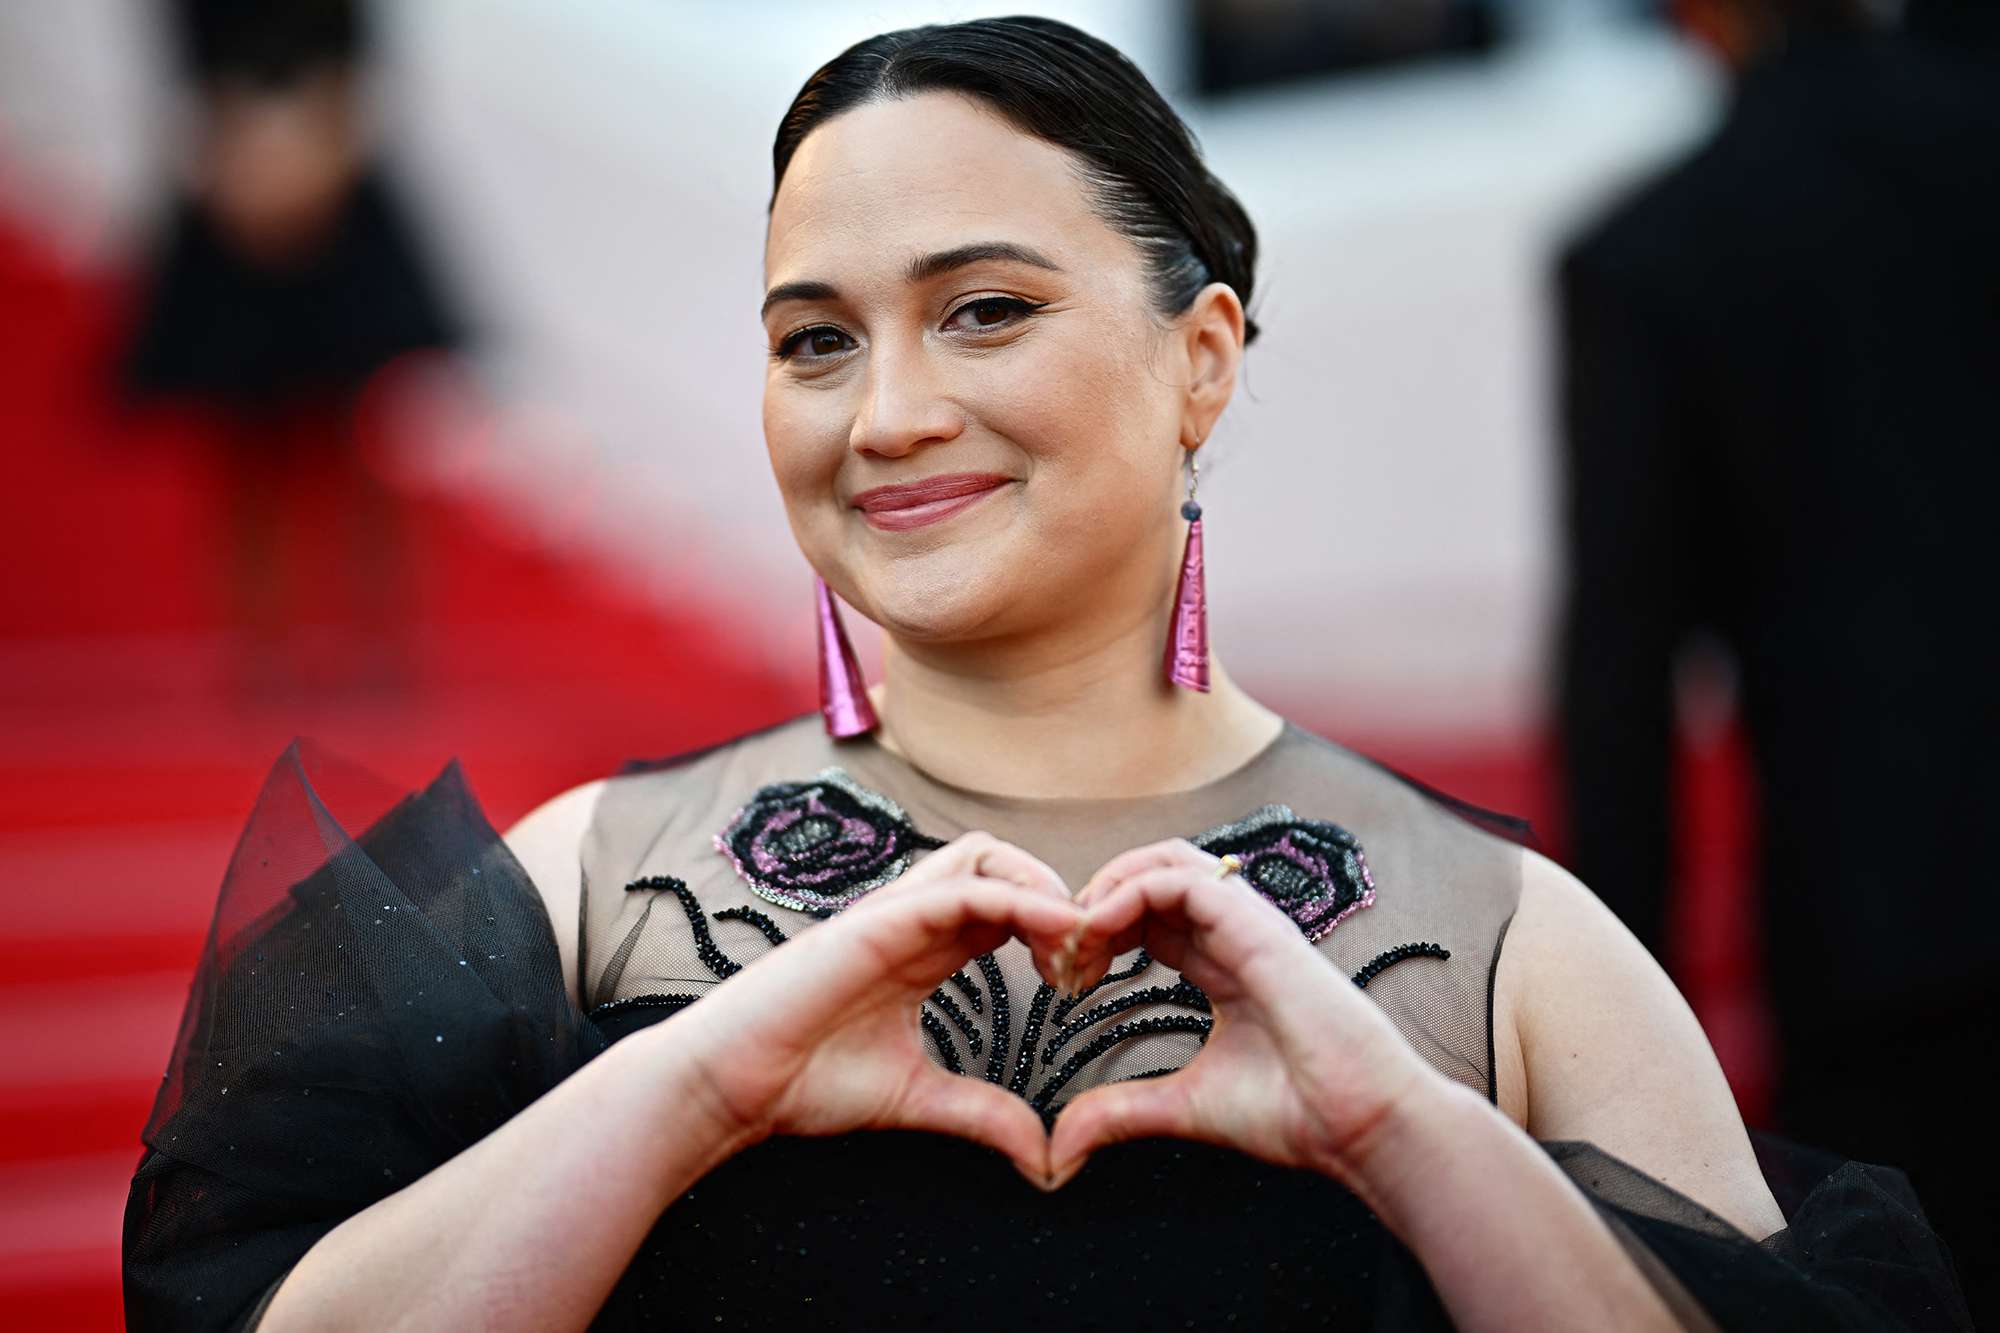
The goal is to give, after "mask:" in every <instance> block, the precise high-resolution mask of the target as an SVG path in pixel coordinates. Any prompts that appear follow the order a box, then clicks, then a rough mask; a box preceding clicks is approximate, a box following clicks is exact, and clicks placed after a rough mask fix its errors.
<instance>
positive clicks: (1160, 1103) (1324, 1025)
mask: <svg viewBox="0 0 2000 1333" xmlns="http://www.w3.org/2000/svg"><path fill="white" fill-rule="evenodd" d="M1221 867H1222V862H1221V861H1219V860H1218V859H1217V858H1215V857H1213V856H1210V855H1209V854H1208V853H1207V852H1204V851H1201V850H1200V849H1199V848H1197V847H1195V846H1194V845H1193V844H1191V843H1189V842H1187V841H1186V840H1184V839H1180V838H1175V839H1172V840H1170V841H1167V842H1161V843H1155V844H1153V845H1152V846H1149V847H1141V848H1138V849H1136V850H1134V851H1130V852H1126V853H1125V854H1124V855H1122V856H1119V857H1117V858H1116V859H1114V860H1112V861H1110V862H1108V863H1107V864H1106V865H1105V866H1104V868H1103V869H1101V870H1099V871H1098V872H1097V874H1095V875H1094V876H1092V877H1091V880H1090V883H1089V884H1087V885H1085V886H1084V888H1083V890H1082V891H1081V892H1080V893H1078V894H1077V896H1076V904H1077V905H1078V906H1079V907H1082V908H1083V909H1085V910H1084V917H1083V920H1082V922H1081V923H1080V924H1079V926H1078V928H1077V933H1076V935H1075V936H1074V937H1073V939H1072V941H1070V942H1068V944H1067V946H1066V948H1065V951H1064V953H1063V955H1062V956H1061V957H1060V958H1058V959H1057V960H1056V965H1057V966H1058V968H1059V969H1061V971H1062V973H1063V974H1064V975H1063V976H1062V979H1061V980H1059V981H1058V983H1057V984H1059V985H1060V984H1067V985H1068V986H1069V987H1070V988H1072V989H1082V988H1084V987H1086V986H1089V985H1090V984H1091V983H1093V982H1095V981H1096V980H1097V979H1099V978H1100V977H1102V976H1103V975H1104V973H1105V971H1106V970H1107V969H1108V968H1109V967H1110V966H1111V963H1112V960H1113V958H1114V957H1115V956H1116V955H1118V954H1121V953H1124V952H1126V951H1127V950H1130V949H1133V948H1136V947H1138V946H1141V945H1143V946H1144V947H1145V948H1146V950H1147V952H1149V953H1151V954H1152V955H1153V956H1154V957H1155V958H1157V959H1159V960H1160V961H1161V962H1162V963H1165V964H1166V965H1167V966H1169V967H1172V968H1176V969H1178V970H1179V971H1180V973H1181V975H1183V976H1184V977H1186V978H1187V979H1188V980H1189V981H1191V982H1193V983H1194V984H1195V985H1197V986H1199V987H1201V988H1202V990H1204V991H1206V992H1207V993H1208V997H1209V1000H1210V1001H1211V1003H1212V1004H1213V1006H1214V1013H1215V1027H1214V1029H1213V1030H1212V1031H1211V1032H1210V1033H1209V1036H1208V1040H1207V1041H1206V1042H1205V1043H1204V1044H1203V1046H1202V1048H1201V1051H1200V1052H1199V1053H1198V1054H1197V1055H1196V1056H1195V1057H1194V1059H1193V1060H1191V1061H1189V1062H1188V1064H1187V1065H1186V1066H1185V1067H1184V1068H1182V1069H1180V1070H1177V1071H1176V1072H1174V1073H1172V1074H1168V1075H1165V1076H1162V1077H1157V1078H1146V1079H1135V1080H1131V1081H1128V1082H1120V1083H1110V1084H1106V1085H1104V1086H1102V1087H1097V1088H1093V1089H1091V1090H1090V1091H1089V1092H1086V1093H1084V1094H1082V1095H1081V1096H1079V1097H1077V1098H1076V1099H1075V1100H1074V1101H1072V1102H1070V1104H1069V1105H1068V1107H1067V1108H1065V1109H1064V1110H1063V1112H1062V1114H1061V1115H1060V1116H1058V1117H1057V1119H1056V1123H1055V1129H1054V1133H1053V1135H1052V1138H1051V1140H1050V1145H1049V1163H1050V1168H1051V1170H1052V1172H1053V1176H1054V1179H1053V1184H1054V1185H1061V1184H1062V1183H1064V1182H1066V1181H1068V1180H1069V1179H1070V1177H1072V1176H1073V1175H1075V1174H1076V1172H1077V1171H1078V1170H1080V1169H1081V1168H1082V1166H1083V1163H1084V1161H1085V1160H1086V1159H1087V1158H1088V1157H1089V1155H1090V1154H1091V1152H1092V1151H1093V1150H1095V1149H1096V1148H1098V1147H1100V1146H1102V1145H1104V1144H1107V1143H1115V1142H1118V1141H1120V1140H1123V1139H1133V1138H1144V1137H1149V1136H1153V1135H1163V1136H1169V1137H1174V1138H1186V1139H1200V1140H1204V1141H1206V1142H1210V1143H1218V1144H1223V1145H1226V1146H1229V1147H1233V1148H1237V1149H1239V1150H1241V1151H1243V1152H1246V1153H1250V1154H1252V1155H1254V1156H1257V1157H1261V1158H1263V1159H1265V1160H1266V1161H1271V1162H1276V1163H1278V1164H1280V1165H1284V1166H1303V1167H1309V1168H1312V1169H1314V1170H1319V1171H1323V1172H1325V1173H1327V1174H1329V1175H1332V1176H1333V1177H1335V1178H1336V1179H1338V1180H1340V1181H1341V1182H1342V1183H1343V1184H1345V1185H1347V1186H1348V1187H1349V1188H1350V1189H1352V1190H1354V1192H1355V1193H1357V1194H1359V1195H1361V1197H1362V1198H1363V1200H1364V1201H1366V1199H1367V1198H1368V1191H1367V1189H1366V1188H1365V1185H1366V1180H1365V1175H1366V1169H1367V1157H1368V1152H1369V1148H1370V1145H1371V1143H1372V1142H1374V1141H1375V1140H1376V1139H1377V1138H1378V1136H1379V1135H1380V1134H1382V1133H1383V1132H1384V1130H1385V1129H1386V1128H1388V1127H1390V1126H1391V1125H1392V1124H1393V1123H1394V1122H1395V1121H1396V1120H1397V1119H1398V1118H1399V1117H1403V1116H1406V1115H1408V1114H1410V1113H1413V1112H1414V1111H1416V1110H1417V1109H1419V1108H1420V1107H1421V1106H1422V1105H1424V1104H1425V1103H1427V1102H1428V1101H1429V1100H1430V1099H1431V1098H1432V1097H1433V1096H1434V1095H1435V1094H1436V1093H1437V1092H1438V1091H1439V1090H1440V1088H1441V1087H1448V1086H1449V1085H1448V1084H1447V1083H1446V1081H1445V1080H1444V1077H1443V1075H1441V1074H1438V1073H1437V1072H1436V1071H1435V1070H1434V1069H1432V1068H1431V1067H1430V1066H1429V1065H1428V1064H1426V1063H1424V1061H1423V1060H1422V1058H1421V1057H1419V1056H1418V1055H1417V1053H1416V1052H1415V1051H1414V1050H1412V1049H1411V1048H1410V1045H1409V1043H1408V1042H1406V1041H1405V1040H1404V1039H1403V1037H1402V1035H1401V1034H1400V1033H1399V1032H1397V1031H1396V1029H1395V1026H1394V1025H1393V1024H1392V1023H1391V1022H1390V1021H1389V1018H1388V1016H1387V1015H1386V1014H1384V1013H1383V1012H1382V1010H1381V1009H1380V1008H1379V1007H1378V1006H1377V1005H1376V1004H1375V1003H1374V1002H1373V1001H1372V1000H1369V999H1368V998H1367V997H1366V996H1364V995H1363V994H1362V992H1361V988H1360V987H1358V986H1356V985H1355V984H1354V983H1353V982H1352V981H1350V980H1349V979H1348V978H1347V977H1345V976H1343V975H1341V973H1340V972H1339V971H1338V970H1336V969H1335V968H1334V967H1333V966H1331V965H1330V964H1329V963H1328V961H1327V960H1326V958H1325V957H1324V956H1322V955H1321V954H1320V952H1319V951H1318V950H1317V949H1315V948H1314V947H1313V946H1312V944H1311V943H1310V942H1309V941H1308V940H1307V939H1306V938H1305V936H1304V935H1302V934H1300V933H1299V928H1298V927H1297V925H1295V924H1294V923H1293V922H1292V921H1291V920H1290V919H1289V918H1288V917H1286V915H1285V914H1284V912H1283V911H1281V910H1280V909H1279V908H1278V907H1277V906H1275V905H1274V904H1273V903H1271V902H1270V901H1269V900H1267V899H1266V898H1265V897H1264V896H1263V895H1262V894H1260V893H1259V892H1257V890H1256V889H1255V888H1254V887H1252V886H1251V885H1250V884H1249V883H1247V882H1246V881H1245V880H1244V879H1243V878H1242V877H1241V876H1239V875H1235V874H1231V875H1229V876H1228V877H1227V878H1219V877H1218V872H1219V870H1220V868H1221Z"/></svg>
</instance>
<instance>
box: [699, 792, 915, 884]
mask: <svg viewBox="0 0 2000 1333" xmlns="http://www.w3.org/2000/svg"><path fill="white" fill-rule="evenodd" d="M942 846H944V844H943V843H942V842H940V841H939V840H938V839H936V838H933V837H930V836H928V835H926V834H923V833H919V832H918V831H917V830H916V828H915V827H913V826H912V825H911V823H910V820H909V816H907V815H906V814H904V813H903V808H902V807H901V806H899V805H897V804H896V803H895V802H894V801H892V800H890V799H889V798H888V797H887V796H884V795H882V794H881V793H880V792H875V791H870V790H869V789H868V788H866V787H863V786H862V785H861V784H860V783H858V782H856V781H855V780H854V779H853V778H851V777H849V776H848V775H847V773H846V771H845V770H843V769H839V768H828V769H822V770H821V771H820V773H819V774H818V776H816V777H815V778H813V780H812V781H810V782H780V783H774V784H772V785H771V786H768V787H762V788H759V789H758V791H757V794H756V795H754V796H752V797H751V798H750V802H749V804H747V805H745V806H744V807H743V808H742V809H741V810H738V811H737V812H736V815H735V817H734V818H733V819H731V820H730V822H729V827H728V828H726V829H724V830H723V831H722V832H720V833H718V834H716V835H715V847H716V850H717V851H719V852H721V853H722V854H723V855H724V856H727V857H728V858H729V860H730V862H731V864H733V865H734V866H735V867H736V872H737V873H738V874H739V875H741V876H743V879H744V882H745V883H747V884H749V886H750V888H751V890H752V891H753V892H755V893H756V894H757V895H758V896H759V897H762V898H767V899H769V900H770V901H771V902H774V903H776V904H778V905H779V906H780V907H789V908H791V909H792V910H793V911H797V912H810V913H812V914H813V915H815V916H821V917H825V916H831V915H833V914H834V913H835V912H838V911H839V910H840V909H841V908H843V907H847V906H849V905H851V904H852V903H854V902H855V901H856V900H858V899H859V898H861V897H862V896H863V895H864V894H867V893H869V892H870V891H872V890H874V889H878V888H880V887H882V886H883V885H884V884H887V883H888V882H889V881H891V880H893V879H895V878H896V877H897V876H898V875H900V874H902V873H903V872H904V871H905V870H908V869H909V868H910V862H911V861H913V860H914V859H915V858H916V855H917V853H918V852H924V851H932V850H935V849H936V848H939V847H942Z"/></svg>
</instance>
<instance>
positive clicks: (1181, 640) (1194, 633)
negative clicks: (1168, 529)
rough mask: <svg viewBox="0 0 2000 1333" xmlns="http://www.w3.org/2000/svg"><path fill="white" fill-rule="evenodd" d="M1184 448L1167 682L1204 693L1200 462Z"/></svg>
mask: <svg viewBox="0 0 2000 1333" xmlns="http://www.w3.org/2000/svg"><path fill="white" fill-rule="evenodd" d="M1200 448H1201V445H1200V444H1199V443H1197V444H1196V445H1195V447H1194V448H1193V449H1190V450H1188V455H1187V459H1188V488H1187V499H1186V500H1185V501H1183V502H1182V504H1181V517H1182V518H1184V519H1186V520H1187V525H1188V531H1187V548H1186V549H1185V550H1184V551H1182V553H1181V577H1180V584H1179V586H1178V587H1176V588H1175V590H1174V616H1173V619H1172V621H1170V622H1169V624H1168V626H1167V654H1166V670H1167V682H1168V683H1169V684H1171V685H1185V686H1186V687H1187V688H1189V689H1191V690H1200V691H1201V692H1202V693H1203V694H1206V693H1208V592H1207V589H1206V588H1205V587H1204V583H1205V580H1204V578H1203V572H1204V571H1203V562H1202V552H1201V506H1200V505H1199V504H1197V503H1195V498H1194V492H1195V487H1196V485H1198V484H1199V483H1200V481H1201V464H1200V463H1199V462H1197V461H1196V459H1195V453H1196V451H1197V450H1199V449H1200Z"/></svg>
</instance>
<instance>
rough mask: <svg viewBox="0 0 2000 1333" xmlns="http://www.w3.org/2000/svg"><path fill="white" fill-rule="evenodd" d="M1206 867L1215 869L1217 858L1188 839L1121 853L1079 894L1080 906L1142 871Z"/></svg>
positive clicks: (1166, 841) (1088, 903)
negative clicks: (1175, 867) (1169, 867)
mask: <svg viewBox="0 0 2000 1333" xmlns="http://www.w3.org/2000/svg"><path fill="white" fill-rule="evenodd" d="M1204 864H1206V865H1208V866H1211V867H1212V866H1214V865H1215V864H1216V858H1214V857H1212V856H1210V855H1209V854H1208V853H1207V852H1204V851H1203V850H1201V848H1199V847H1197V846H1195V845H1194V844H1193V843H1191V842H1189V841H1188V840H1187V839H1186V838H1167V839H1164V840H1163V841H1160V842H1154V843H1148V844H1147V845H1146V846H1144V847H1134V848H1133V849H1132V850H1131V851H1129V852H1120V853H1119V854H1118V855H1117V856H1114V857H1112V858H1111V859H1110V860H1109V861H1106V862H1105V863H1104V864H1103V865H1101V866H1099V867H1098V868H1097V873H1096V874H1094V875H1092V876H1091V877H1090V879H1089V880H1088V881H1086V882H1085V884H1084V886H1083V887H1082V888H1081V889H1079V890H1077V893H1076V902H1077V903H1078V904H1079V905H1082V906H1086V907H1087V906H1089V905H1090V903H1091V902H1092V901H1094V900H1095V899H1096V898H1097V897H1098V896H1099V895H1101V894H1102V893H1103V892H1104V891H1105V890H1106V889H1109V888H1110V887H1112V886H1113V885H1115V884H1117V883H1118V882H1119V881H1120V880H1123V879H1126V878H1129V877H1130V876H1132V875H1135V874H1138V873H1139V872H1140V871H1144V870H1152V869H1155V868H1157V867H1160V866H1172V865H1187V866H1201V865H1204Z"/></svg>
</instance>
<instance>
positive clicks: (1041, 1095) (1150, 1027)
mask: <svg viewBox="0 0 2000 1333" xmlns="http://www.w3.org/2000/svg"><path fill="white" fill-rule="evenodd" d="M1214 1027H1215V1020H1214V1019H1212V1018H1201V1017H1197V1016H1196V1015H1194V1014H1155V1015H1154V1016H1153V1017H1151V1018H1140V1019H1135V1020H1133V1021H1132V1022H1129V1023H1119V1024H1117V1025H1115V1026H1113V1027H1110V1028H1107V1029H1105V1030H1104V1031H1103V1032H1102V1033H1099V1034H1098V1035H1097V1036H1095V1037H1092V1038H1091V1039H1090V1040H1089V1041H1088V1042H1087V1043H1085V1045H1084V1047H1083V1049H1081V1050H1079V1051H1078V1052H1077V1053H1076V1054H1075V1055H1072V1056H1070V1058H1069V1059H1067V1060H1065V1061H1063V1062H1062V1068H1060V1069H1058V1070H1056V1072H1055V1074H1054V1075H1053V1076H1052V1077H1050V1079H1049V1080H1048V1082H1046V1083H1044V1084H1042V1088H1041V1091H1040V1092H1037V1093H1036V1094H1035V1095H1034V1098H1033V1100H1032V1101H1031V1103H1030V1104H1031V1105H1033V1106H1034V1108H1035V1109H1036V1110H1038V1111H1039V1110H1042V1109H1043V1108H1044V1107H1046V1106H1048V1104H1049V1103H1050V1102H1051V1101H1054V1100H1055V1095H1056V1094H1057V1093H1058V1092H1060V1091H1062V1088H1063V1085H1064V1084H1066V1083H1068V1082H1069V1081H1070V1080H1071V1079H1073V1078H1075V1077H1076V1076H1077V1075H1078V1074H1080V1073H1082V1072H1083V1067H1084V1066H1085V1065H1087V1064H1089V1063H1090V1062H1091V1061H1092V1060H1095V1059H1096V1058H1097V1057H1098V1056H1100V1055H1103V1054H1104V1053H1106V1052H1107V1051H1109V1050H1110V1049H1111V1048H1112V1047H1114V1046H1116V1045H1118V1043H1120V1042H1122V1041H1125V1040H1127V1039H1128V1038H1131V1037H1138V1036H1143V1035H1144V1034H1146V1033H1148V1032H1196V1033H1200V1034H1201V1037H1202V1039H1203V1040H1204V1041H1206V1040H1207V1039H1208V1034H1209V1032H1210V1031H1212V1030H1213V1029H1214Z"/></svg>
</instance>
